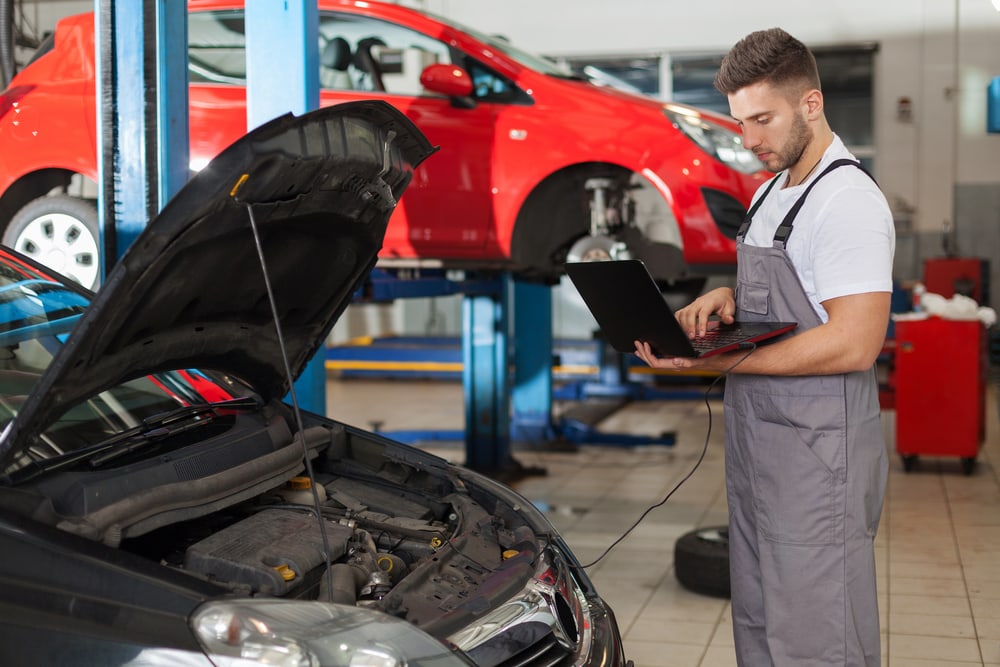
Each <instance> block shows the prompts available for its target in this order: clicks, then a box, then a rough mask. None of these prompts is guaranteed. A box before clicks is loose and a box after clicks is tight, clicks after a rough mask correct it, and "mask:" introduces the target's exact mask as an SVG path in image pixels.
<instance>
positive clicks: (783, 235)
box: [636, 28, 895, 667]
mask: <svg viewBox="0 0 1000 667" xmlns="http://www.w3.org/2000/svg"><path fill="white" fill-rule="evenodd" d="M715 86H716V88H718V89H719V90H720V91H721V92H723V93H724V94H726V95H727V96H728V98H729V107H730V113H731V114H732V116H733V118H735V119H736V120H737V121H738V122H739V124H740V126H741V128H742V132H743V139H744V144H745V146H746V147H747V148H750V149H752V150H753V151H754V152H755V153H756V154H757V157H758V158H759V159H760V160H761V161H762V162H763V163H764V165H765V166H766V167H767V169H768V170H769V171H771V172H775V173H777V175H776V176H775V177H773V178H772V179H770V180H769V181H768V182H767V183H765V184H763V185H762V186H761V187H760V188H759V189H758V191H757V193H756V194H755V196H754V202H753V205H752V207H751V209H750V211H749V213H748V214H747V217H746V220H745V221H744V223H743V226H742V228H741V229H740V232H739V234H738V238H737V279H736V289H735V291H734V290H733V289H732V288H729V287H721V288H719V289H715V290H712V291H710V292H707V293H706V294H704V295H702V296H700V297H699V298H698V299H696V300H695V301H694V302H693V303H691V304H690V305H688V306H686V307H685V308H682V309H680V310H679V311H678V312H677V319H678V321H679V322H680V323H681V325H682V326H683V327H684V328H685V329H686V330H687V331H688V334H689V335H690V336H697V335H703V334H704V333H705V330H706V323H707V322H708V321H709V318H710V317H711V316H718V317H719V319H721V320H722V321H724V322H732V321H733V319H734V317H735V318H736V319H740V320H749V321H790V322H798V328H797V329H796V331H795V335H791V336H786V337H785V338H782V339H781V340H779V341H777V342H775V343H773V344H767V345H762V346H761V347H759V348H757V349H751V350H749V351H745V350H744V351H737V352H731V353H728V354H725V355H719V356H714V357H707V358H704V359H686V358H685V359H681V358H658V357H656V356H655V355H654V354H653V353H652V351H651V349H650V346H649V345H648V343H646V342H645V341H636V354H637V355H638V356H639V357H640V358H641V359H642V360H643V361H645V362H646V363H647V364H648V365H650V366H652V367H654V368H664V369H679V370H680V369H699V370H709V371H716V372H720V373H728V376H727V379H726V391H725V401H724V405H725V430H726V489H727V497H728V502H729V548H730V574H731V577H730V579H731V586H732V614H733V632H734V635H735V643H736V653H737V660H738V663H739V664H740V665H749V666H753V667H758V666H761V665H779V666H782V665H796V666H803V665H878V664H880V659H881V651H880V639H879V617H878V602H877V598H876V585H875V554H874V539H875V532H876V529H877V527H878V522H879V517H880V515H881V512H882V500H883V497H884V493H885V483H886V475H887V467H888V464H887V458H886V452H885V445H884V442H883V438H882V429H881V425H880V422H879V419H880V416H879V403H878V386H877V382H876V377H875V369H874V362H875V360H876V357H877V356H878V355H879V353H880V351H881V349H882V345H883V342H884V339H885V334H886V327H887V326H888V319H889V301H890V296H891V292H892V260H893V252H894V249H895V233H894V228H893V222H892V215H891V213H890V211H889V206H888V204H887V203H886V200H885V197H884V196H883V195H882V193H881V191H880V190H879V188H878V186H877V185H876V184H875V182H874V181H873V180H872V178H871V177H870V176H869V175H868V174H867V173H866V172H865V171H863V169H862V168H860V165H859V164H858V163H857V161H856V159H855V158H854V156H853V155H851V154H850V152H849V151H848V150H847V149H846V148H845V146H844V144H843V142H842V141H841V139H840V138H839V137H838V136H837V135H836V134H835V133H834V132H833V131H832V130H831V128H830V126H829V124H828V122H827V120H826V116H825V113H824V108H823V94H822V92H821V90H820V81H819V74H818V71H817V68H816V61H815V59H814V57H813V55H812V53H810V51H809V50H808V49H807V48H806V47H805V45H804V44H802V42H800V41H799V40H797V39H795V38H794V37H792V36H791V35H789V34H788V33H786V32H785V31H784V30H781V29H778V28H774V29H770V30H762V31H758V32H754V33H751V34H749V35H748V36H746V37H744V38H743V39H742V40H740V41H739V42H737V43H736V45H735V46H734V47H733V48H732V49H731V50H730V52H729V53H728V54H727V55H726V57H725V59H724V60H723V62H722V65H721V68H720V70H719V72H718V74H717V75H716V78H715ZM800 207H801V208H800ZM793 223H794V225H793Z"/></svg>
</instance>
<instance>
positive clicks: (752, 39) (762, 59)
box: [715, 28, 820, 95]
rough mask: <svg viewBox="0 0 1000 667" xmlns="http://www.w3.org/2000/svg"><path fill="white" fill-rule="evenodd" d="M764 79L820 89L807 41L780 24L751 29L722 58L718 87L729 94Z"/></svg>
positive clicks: (716, 78)
mask: <svg viewBox="0 0 1000 667" xmlns="http://www.w3.org/2000/svg"><path fill="white" fill-rule="evenodd" d="M762 81H765V82H767V83H770V84H771V85H773V86H775V87H779V88H780V87H787V86H788V85H789V84H791V85H794V86H796V88H798V87H800V86H804V87H806V88H816V89H817V90H818V89H819V87H820V84H819V71H818V70H817V69H816V58H815V57H813V54H812V52H811V51H809V49H808V48H806V45H805V44H803V43H802V42H800V41H799V40H797V39H795V38H794V37H792V36H791V35H789V34H788V33H787V32H785V31H784V30H782V29H781V28H770V29H768V30H758V31H757V32H752V33H750V34H749V35H747V36H746V37H744V38H743V39H741V40H740V41H738V42H736V44H735V45H734V46H733V48H732V49H730V50H729V53H727V54H726V57H725V58H723V59H722V65H721V66H720V68H719V71H718V73H717V74H716V75H715V87H716V88H717V89H718V90H719V92H721V93H722V94H723V95H729V94H731V93H735V92H736V91H737V90H740V89H741V88H746V87H747V86H751V85H753V84H755V83H760V82H762Z"/></svg>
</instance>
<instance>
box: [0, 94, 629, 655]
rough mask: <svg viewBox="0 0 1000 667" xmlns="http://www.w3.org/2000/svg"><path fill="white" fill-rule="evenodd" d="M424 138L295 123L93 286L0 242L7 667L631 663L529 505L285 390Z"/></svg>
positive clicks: (208, 185)
mask: <svg viewBox="0 0 1000 667" xmlns="http://www.w3.org/2000/svg"><path fill="white" fill-rule="evenodd" d="M433 150H434V149H433V147H432V146H431V145H430V144H429V143H428V142H427V140H426V139H425V137H424V136H423V135H422V134H421V133H420V131H419V130H417V128H416V127H415V126H414V125H413V124H412V123H411V122H410V121H408V120H407V119H406V118H405V117H404V116H403V115H401V114H400V113H399V112H397V111H395V110H394V109H393V108H392V107H390V106H389V105H387V104H384V103H381V102H357V103H349V104H343V105H339V106H335V107H330V108H326V109H322V110H319V111H315V112H311V113H308V114H304V115H302V116H299V117H295V116H291V115H289V116H284V117H282V118H278V119H275V120H274V121H271V122H270V123H268V124H266V125H264V126H262V127H259V128H257V129H256V130H254V131H252V132H251V133H250V134H248V135H247V136H245V137H244V138H242V139H241V140H239V141H238V142H236V143H235V144H233V145H232V146H231V147H230V148H228V149H227V150H226V151H224V152H223V153H222V154H220V155H219V156H218V157H217V158H216V159H215V160H214V161H213V162H212V163H211V164H210V165H209V166H208V167H207V168H206V169H204V170H202V171H201V172H200V173H199V174H198V175H197V176H196V177H194V178H193V179H192V180H191V181H190V182H189V183H188V184H187V185H186V186H185V187H184V189H183V190H182V191H181V192H180V193H179V194H178V195H177V196H176V197H175V198H174V199H172V200H171V201H170V202H169V203H168V205H167V206H166V207H165V208H164V210H163V212H162V213H161V214H160V215H159V216H158V217H157V218H156V220H154V221H152V222H151V223H150V224H149V225H148V227H147V228H146V229H145V231H144V232H143V233H142V235H141V236H140V237H139V238H138V239H137V240H136V241H135V242H134V243H133V245H132V246H131V247H130V249H129V251H128V252H127V253H126V255H125V256H124V257H123V258H122V259H121V261H120V262H119V263H118V264H117V266H116V267H115V268H114V270H113V271H112V272H111V274H110V275H109V276H108V278H107V280H106V281H105V284H104V286H103V287H102V289H101V291H100V292H99V293H98V294H96V295H93V294H91V293H90V292H87V291H86V290H84V289H82V288H80V287H79V286H77V285H76V284H75V283H73V282H71V281H69V280H65V279H63V278H62V277H59V276H55V275H53V274H52V273H51V272H50V271H48V270H47V269H45V268H44V267H42V266H41V265H38V264H35V263H34V262H32V261H30V260H27V259H26V258H24V257H22V256H20V255H18V254H17V253H15V252H13V251H10V250H6V249H0V419H2V425H0V587H2V591H3V592H2V595H0V664H3V665H19V664H23V665H102V666H103V665H216V666H221V665H233V666H235V665H240V666H249V665H282V666H292V665H294V666H296V667H298V666H316V667H318V666H331V665H344V666H347V665H352V666H370V667H391V666H400V667H402V666H403V665H408V666H411V667H414V666H435V667H448V666H450V665H510V666H513V665H530V666H534V665H566V666H568V665H624V664H625V659H624V656H623V650H622V646H621V640H620V635H619V632H618V628H617V627H616V625H615V621H614V617H613V615H612V613H611V611H610V609H609V608H608V607H607V606H606V605H605V604H604V603H603V602H602V600H601V599H600V597H598V594H597V593H596V591H595V590H594V588H593V586H592V585H591V583H590V581H589V580H588V578H587V576H586V574H585V573H584V572H583V571H582V570H581V569H580V568H579V566H578V564H577V562H576V560H575V559H574V557H573V555H572V554H571V553H570V551H569V549H568V548H567V547H566V545H565V543H564V542H563V541H562V539H561V538H560V537H559V536H558V534H557V533H556V531H555V530H554V528H553V527H552V526H551V525H550V523H549V522H548V521H547V520H546V519H545V517H544V516H543V515H542V514H541V513H540V512H539V511H537V510H536V509H535V508H534V507H533V506H532V505H531V504H530V503H529V502H527V501H526V500H525V499H524V498H523V497H521V496H519V495H518V494H516V493H515V492H514V491H512V490H511V489H509V488H507V487H506V486H504V485H502V484H500V483H497V482H495V481H493V480H491V479H489V478H487V477H485V476H483V475H480V474H478V473H476V472H473V471H470V470H467V469H464V468H462V467H458V466H455V465H452V464H449V463H447V462H446V461H444V460H441V459H439V458H437V457H435V456H432V455H430V454H428V453H426V452H423V451H420V450H418V449H414V448H411V447H408V446H406V445H402V444H399V443H396V442H394V441H391V440H389V439H386V438H384V437H380V436H378V435H375V434H373V433H370V432H366V431H364V430H360V429H357V428H353V427H351V426H348V425H345V424H342V423H339V422H336V421H332V420H330V419H326V418H324V417H321V416H319V415H315V414H310V413H302V412H300V411H299V410H297V409H296V405H295V402H294V401H290V400H288V398H287V397H288V396H289V390H290V388H291V386H292V384H291V383H292V380H293V379H294V378H295V377H297V376H298V375H299V374H300V373H301V371H302V370H303V368H304V367H305V365H306V363H307V362H308V360H309V359H310V358H311V357H312V356H313V355H314V353H316V352H317V351H318V350H320V349H321V347H322V346H323V344H324V341H325V339H326V335H327V334H328V333H329V331H330V329H331V327H332V326H333V324H334V322H335V321H336V320H337V318H338V316H340V314H341V313H342V312H343V311H344V309H345V308H346V307H347V306H348V304H349V303H350V302H351V299H352V296H353V295H354V294H355V292H356V290H357V289H358V288H359V286H360V285H361V284H362V282H363V281H364V280H365V278H366V276H367V274H368V272H369V271H370V270H371V268H372V266H373V265H374V263H375V260H376V255H377V253H378V251H379V248H380V246H381V243H382V238H383V234H384V232H385V228H386V224H387V221H388V219H389V216H390V214H391V213H392V211H393V209H394V207H395V205H396V203H397V201H398V200H399V198H400V196H401V195H402V194H403V190H404V189H405V188H406V186H407V184H408V183H409V182H410V180H411V178H412V176H413V171H414V169H415V168H416V167H417V166H418V165H419V164H420V163H421V161H423V160H424V159H425V158H427V157H428V156H429V155H430V154H431V153H432V152H433Z"/></svg>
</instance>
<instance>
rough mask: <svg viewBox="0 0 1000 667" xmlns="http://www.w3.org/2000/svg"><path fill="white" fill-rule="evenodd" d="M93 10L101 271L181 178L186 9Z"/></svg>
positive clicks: (152, 2) (148, 5)
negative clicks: (98, 132) (96, 63)
mask: <svg viewBox="0 0 1000 667" xmlns="http://www.w3.org/2000/svg"><path fill="white" fill-rule="evenodd" d="M94 17H95V19H94V20H95V26H94V27H95V30H94V42H95V45H94V46H95V50H96V52H97V53H96V58H97V62H98V63H99V67H98V71H97V90H98V93H99V94H98V95H97V109H96V112H97V127H98V128H99V129H100V136H99V137H98V144H99V150H98V152H97V170H98V181H99V183H100V194H99V196H98V204H97V205H98V217H99V219H100V220H101V230H102V246H103V252H102V257H103V258H104V266H103V267H102V269H103V273H104V274H106V273H107V271H108V270H109V269H110V268H111V266H112V265H113V264H114V262H115V261H117V259H118V258H119V257H121V256H122V254H123V253H124V252H125V250H126V249H127V248H128V246H129V245H130V244H131V243H132V241H134V240H135V238H136V237H137V236H138V235H139V233H140V232H142V230H143V229H145V227H146V224H147V223H148V222H149V220H150V219H152V218H153V217H154V216H155V215H156V213H157V212H158V211H159V210H160V208H161V207H162V205H163V203H164V202H166V201H167V200H168V199H169V198H170V197H171V196H173V194H174V193H175V192H176V191H177V190H178V189H179V188H180V187H181V185H182V184H183V183H184V182H185V181H186V180H187V166H188V131H187V81H188V78H187V65H186V63H187V12H186V9H185V7H184V5H183V3H175V2H170V1H169V0H143V2H135V1H134V0H95V1H94ZM136 63H142V64H143V66H142V67H136V66H135V65H136Z"/></svg>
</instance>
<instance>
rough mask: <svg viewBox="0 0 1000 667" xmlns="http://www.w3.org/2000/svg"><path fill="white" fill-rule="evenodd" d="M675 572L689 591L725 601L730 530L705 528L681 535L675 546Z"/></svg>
mask: <svg viewBox="0 0 1000 667" xmlns="http://www.w3.org/2000/svg"><path fill="white" fill-rule="evenodd" d="M674 572H675V574H676V575H677V580H678V581H679V582H680V583H681V585H682V586H684V587H685V588H687V589H688V590H691V591H694V592H695V593H701V594H702V595H711V596H712V597H722V598H728V597H729V595H730V591H729V528H728V527H727V526H706V527H704V528H698V529H696V530H692V531H691V532H689V533H685V534H684V535H681V536H680V537H679V538H678V539H677V542H676V543H675V544H674Z"/></svg>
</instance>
